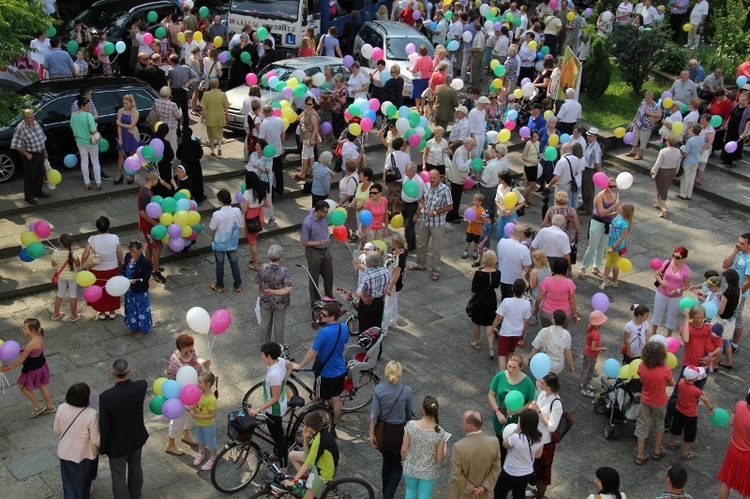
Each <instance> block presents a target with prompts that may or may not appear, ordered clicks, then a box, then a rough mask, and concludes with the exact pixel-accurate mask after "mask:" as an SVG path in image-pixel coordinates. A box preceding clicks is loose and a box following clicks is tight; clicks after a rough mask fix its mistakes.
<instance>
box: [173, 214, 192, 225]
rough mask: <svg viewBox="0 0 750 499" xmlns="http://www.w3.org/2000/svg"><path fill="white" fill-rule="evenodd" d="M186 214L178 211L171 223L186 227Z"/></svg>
mask: <svg viewBox="0 0 750 499" xmlns="http://www.w3.org/2000/svg"><path fill="white" fill-rule="evenodd" d="M188 219H189V218H188V212H187V211H178V212H177V213H175V214H174V217H173V221H174V223H176V224H177V225H187V224H188Z"/></svg>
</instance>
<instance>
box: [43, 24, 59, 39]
mask: <svg viewBox="0 0 750 499" xmlns="http://www.w3.org/2000/svg"><path fill="white" fill-rule="evenodd" d="M45 33H47V36H48V37H49V38H52V37H53V36H55V35H56V34H57V30H56V29H55V27H54V26H50V27H49V28H47V31H45Z"/></svg>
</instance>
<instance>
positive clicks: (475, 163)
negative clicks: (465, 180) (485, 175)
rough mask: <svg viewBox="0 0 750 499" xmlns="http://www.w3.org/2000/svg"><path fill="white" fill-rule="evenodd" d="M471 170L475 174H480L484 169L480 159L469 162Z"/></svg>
mask: <svg viewBox="0 0 750 499" xmlns="http://www.w3.org/2000/svg"><path fill="white" fill-rule="evenodd" d="M471 168H472V169H473V170H474V171H475V172H481V171H482V169H483V168H484V164H483V163H482V158H474V159H472V160H471Z"/></svg>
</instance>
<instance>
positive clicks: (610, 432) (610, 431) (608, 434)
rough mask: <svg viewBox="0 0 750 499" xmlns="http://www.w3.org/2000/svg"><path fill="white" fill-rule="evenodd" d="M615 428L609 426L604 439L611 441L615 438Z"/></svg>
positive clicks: (606, 428) (605, 430) (605, 428)
mask: <svg viewBox="0 0 750 499" xmlns="http://www.w3.org/2000/svg"><path fill="white" fill-rule="evenodd" d="M614 428H615V427H614V426H613V425H607V426H605V427H604V438H606V439H607V440H610V439H612V438H614Z"/></svg>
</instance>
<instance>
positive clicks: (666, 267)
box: [654, 260, 671, 288]
mask: <svg viewBox="0 0 750 499" xmlns="http://www.w3.org/2000/svg"><path fill="white" fill-rule="evenodd" d="M670 263H671V261H670V260H667V261H666V262H664V265H662V268H661V270H659V274H660V275H661V276H662V279H664V272H666V271H667V269H668V268H669V264H670ZM659 286H660V284H659V281H657V280H656V279H654V287H655V288H658V287H659Z"/></svg>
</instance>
